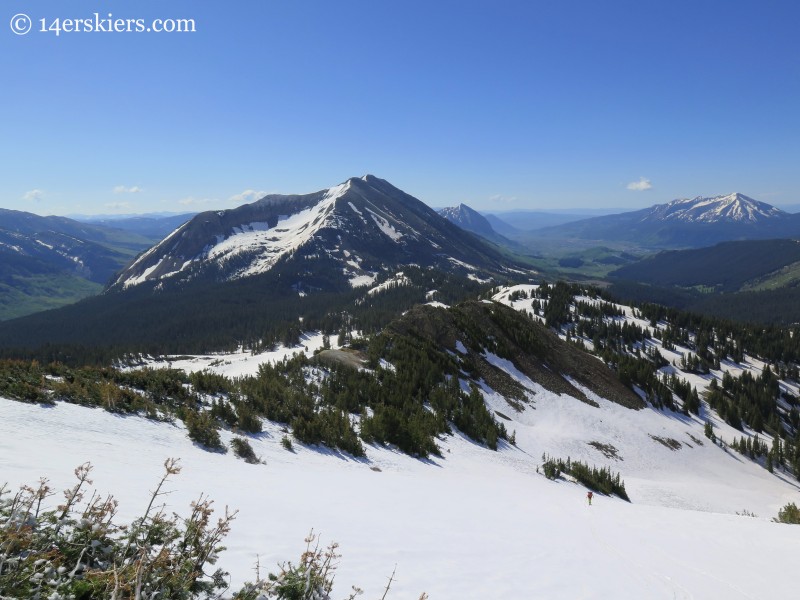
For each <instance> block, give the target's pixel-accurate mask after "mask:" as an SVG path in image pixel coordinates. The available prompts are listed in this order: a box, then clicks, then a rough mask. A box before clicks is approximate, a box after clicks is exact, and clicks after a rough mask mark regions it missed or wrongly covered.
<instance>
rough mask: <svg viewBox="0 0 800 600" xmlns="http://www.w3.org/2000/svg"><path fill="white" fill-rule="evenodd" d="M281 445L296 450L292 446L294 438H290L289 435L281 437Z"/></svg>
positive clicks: (290, 450)
mask: <svg viewBox="0 0 800 600" xmlns="http://www.w3.org/2000/svg"><path fill="white" fill-rule="evenodd" d="M281 446H283V447H284V448H285V449H286V450H288V451H289V452H292V451H293V450H294V448H293V446H292V438H290V437H289V436H288V435H285V436H283V437H282V438H281Z"/></svg>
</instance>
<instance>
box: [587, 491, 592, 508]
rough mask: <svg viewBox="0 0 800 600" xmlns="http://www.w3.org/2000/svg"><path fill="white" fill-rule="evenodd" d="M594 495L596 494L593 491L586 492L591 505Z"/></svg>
mask: <svg viewBox="0 0 800 600" xmlns="http://www.w3.org/2000/svg"><path fill="white" fill-rule="evenodd" d="M592 496H594V494H593V493H592V492H588V493H587V494H586V499H587V500H588V501H589V506H591V505H592Z"/></svg>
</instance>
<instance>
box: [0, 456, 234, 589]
mask: <svg viewBox="0 0 800 600" xmlns="http://www.w3.org/2000/svg"><path fill="white" fill-rule="evenodd" d="M91 468H92V467H91V465H90V464H89V463H86V464H84V465H81V466H80V467H78V468H77V469H75V476H76V478H77V479H78V482H77V484H76V485H75V486H74V487H72V488H71V489H69V490H66V491H65V492H64V496H65V498H66V500H65V502H64V504H62V505H61V506H58V507H56V508H54V509H49V508H45V502H46V501H47V499H48V498H50V497H51V496H52V495H53V493H52V492H51V490H50V488H49V487H48V486H47V482H46V481H45V480H42V481H40V482H39V485H38V486H37V487H29V486H23V487H22V489H21V491H20V492H19V493H18V494H16V495H15V496H13V497H11V498H6V497H5V496H6V495H7V494H8V490H7V489H6V488H5V487H3V489H2V490H0V548H3V559H4V560H3V563H4V564H3V569H2V571H1V572H0V589H2V590H3V594H4V595H5V596H8V597H12V598H87V599H88V598H112V597H117V598H133V597H147V598H156V597H158V598H162V597H163V598H175V599H179V600H181V599H192V598H205V597H211V596H213V597H216V596H217V595H218V592H220V591H222V590H224V589H225V587H226V584H225V576H226V575H227V573H225V572H223V571H222V570H220V569H217V570H216V571H215V572H213V573H210V574H209V573H207V572H206V569H207V567H208V566H210V565H213V564H214V563H216V561H217V558H218V555H219V552H220V551H221V550H222V548H221V547H220V545H219V544H220V541H221V540H222V538H224V537H225V535H226V534H227V533H228V531H229V530H230V523H231V521H232V520H233V519H234V517H235V513H232V514H231V513H228V512H227V511H226V513H225V516H224V517H222V518H221V519H219V520H218V521H217V522H216V524H214V523H212V521H211V514H212V513H213V510H212V508H211V505H212V502H211V501H210V500H208V499H206V498H203V497H202V496H201V497H200V498H199V499H198V500H197V501H196V502H193V503H192V505H191V511H190V514H189V516H188V517H187V518H179V517H178V516H177V515H172V516H167V514H166V513H165V511H164V509H163V507H161V508H157V507H156V506H155V503H156V501H157V500H158V498H159V497H160V496H161V495H163V492H161V488H162V486H163V484H164V482H165V481H166V480H167V478H168V477H170V476H172V475H175V474H177V473H179V472H180V468H179V467H178V465H177V460H174V459H168V460H167V461H165V463H164V469H165V473H164V475H163V477H162V478H161V480H160V482H159V484H158V486H157V487H156V490H155V491H154V492H153V494H152V496H151V498H150V503H149V505H148V506H147V509H146V510H145V512H144V513H143V515H142V516H141V517H140V518H139V519H137V520H135V521H134V522H133V523H132V524H131V525H130V526H128V527H121V526H118V525H116V524H114V523H113V521H112V519H113V517H114V514H115V512H116V508H117V502H116V501H115V500H114V499H113V498H112V497H111V496H108V497H106V498H103V497H102V496H100V495H98V494H96V493H93V494H91V495H89V494H88V492H87V490H86V488H87V487H88V486H89V485H91V484H92V482H91V480H90V479H89V474H90V472H91ZM86 496H88V497H89V500H88V501H87V502H85V503H83V499H84V497H86ZM82 503H83V504H82ZM5 596H4V597H5Z"/></svg>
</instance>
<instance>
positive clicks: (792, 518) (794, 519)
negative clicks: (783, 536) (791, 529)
mask: <svg viewBox="0 0 800 600" xmlns="http://www.w3.org/2000/svg"><path fill="white" fill-rule="evenodd" d="M774 520H775V522H776V523H788V524H790V525H800V508H797V505H796V504H795V503H794V502H790V503H789V504H787V505H786V506H784V507H783V508H782V509H780V510H779V511H778V518H777V519H774Z"/></svg>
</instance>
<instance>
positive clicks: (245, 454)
mask: <svg viewBox="0 0 800 600" xmlns="http://www.w3.org/2000/svg"><path fill="white" fill-rule="evenodd" d="M231 447H232V448H233V453H234V454H235V455H236V456H238V457H239V458H241V459H243V460H244V461H245V462H248V463H250V464H257V463H258V462H259V460H258V457H257V456H256V453H255V451H254V450H253V447H252V446H251V445H250V442H248V441H247V439H245V438H242V437H235V438H233V439H232V440H231Z"/></svg>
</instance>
